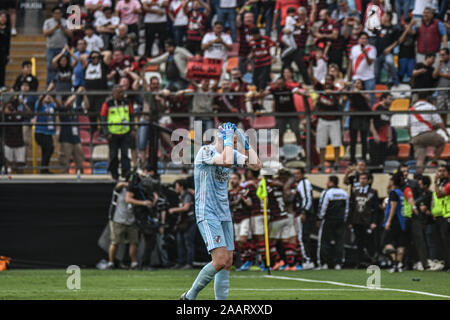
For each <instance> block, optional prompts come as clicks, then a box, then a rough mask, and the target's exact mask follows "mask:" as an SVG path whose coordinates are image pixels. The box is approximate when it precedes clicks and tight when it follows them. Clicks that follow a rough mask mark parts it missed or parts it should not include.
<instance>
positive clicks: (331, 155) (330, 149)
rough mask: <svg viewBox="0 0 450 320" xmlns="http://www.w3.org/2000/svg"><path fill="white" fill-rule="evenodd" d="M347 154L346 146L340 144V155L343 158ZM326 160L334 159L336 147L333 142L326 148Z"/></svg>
mask: <svg viewBox="0 0 450 320" xmlns="http://www.w3.org/2000/svg"><path fill="white" fill-rule="evenodd" d="M344 155H345V148H344V146H340V154H339V157H340V158H343V157H344ZM325 160H326V161H334V148H333V146H332V145H331V144H329V145H328V146H327V148H326V152H325Z"/></svg>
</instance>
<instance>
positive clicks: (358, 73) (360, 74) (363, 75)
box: [350, 44, 377, 81]
mask: <svg viewBox="0 0 450 320" xmlns="http://www.w3.org/2000/svg"><path fill="white" fill-rule="evenodd" d="M366 51H367V55H368V56H369V58H370V59H372V60H373V61H372V63H371V64H368V63H367V59H366V57H364V58H363V59H362V60H361V62H358V57H359V56H360V55H361V54H363V53H362V50H361V45H360V44H357V45H355V46H353V47H352V50H351V52H350V59H351V60H352V67H353V77H352V79H353V80H356V79H361V80H363V81H366V80H370V79H373V78H375V58H376V57H377V49H376V48H375V47H374V46H372V45H370V44H368V45H367V46H366ZM357 64H358V65H357Z"/></svg>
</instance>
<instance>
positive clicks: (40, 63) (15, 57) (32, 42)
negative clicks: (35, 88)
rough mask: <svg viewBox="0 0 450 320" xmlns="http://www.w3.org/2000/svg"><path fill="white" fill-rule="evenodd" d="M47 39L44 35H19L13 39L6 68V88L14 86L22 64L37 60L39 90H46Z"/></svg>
mask: <svg viewBox="0 0 450 320" xmlns="http://www.w3.org/2000/svg"><path fill="white" fill-rule="evenodd" d="M45 50H46V39H45V37H44V36H43V35H36V36H31V35H17V36H16V37H13V38H12V39H11V50H10V60H11V61H10V63H9V64H8V66H7V68H6V86H7V87H8V88H10V87H12V86H13V85H14V81H15V80H16V78H17V76H18V75H19V74H20V72H21V70H22V62H23V61H24V60H30V59H31V58H32V57H35V58H36V75H37V78H38V80H39V90H44V89H45V82H46V79H47V63H46V58H45Z"/></svg>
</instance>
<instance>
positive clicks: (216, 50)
mask: <svg viewBox="0 0 450 320" xmlns="http://www.w3.org/2000/svg"><path fill="white" fill-rule="evenodd" d="M220 36H221V38H222V39H223V42H225V43H226V44H233V41H232V40H231V37H230V35H229V34H227V33H223V32H222V34H221V35H220ZM215 39H217V36H216V34H215V33H214V32H208V33H207V34H205V35H204V37H203V39H202V44H207V43H208V42H211V41H212V40H215ZM203 56H204V57H205V58H210V59H223V60H224V61H225V60H226V59H227V57H228V53H227V48H225V46H224V45H223V44H221V43H214V44H213V45H212V46H210V47H209V48H208V49H206V50H205V52H204V54H203Z"/></svg>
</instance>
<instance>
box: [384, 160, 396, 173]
mask: <svg viewBox="0 0 450 320" xmlns="http://www.w3.org/2000/svg"><path fill="white" fill-rule="evenodd" d="M399 166H400V162H398V161H396V160H386V161H385V162H384V166H383V172H384V173H393V172H394V171H395V170H397V169H398V167H399Z"/></svg>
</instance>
